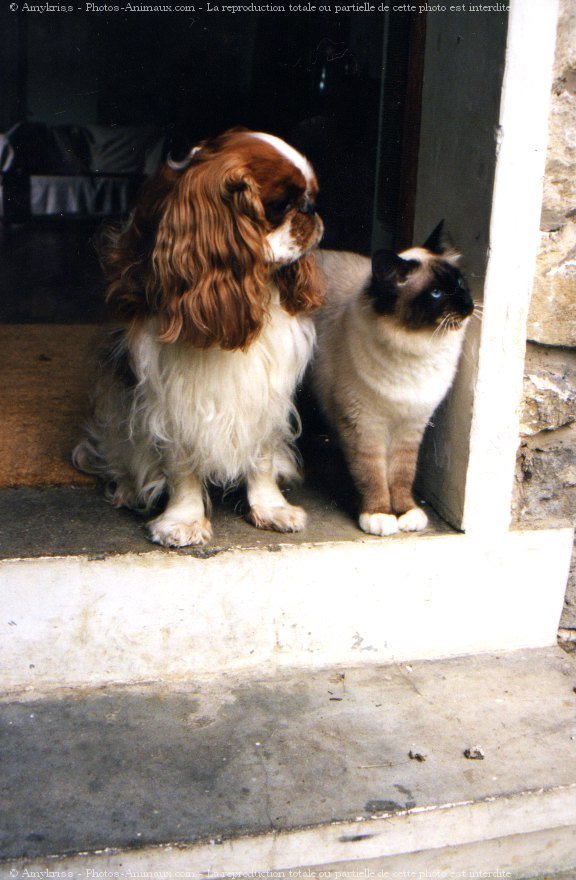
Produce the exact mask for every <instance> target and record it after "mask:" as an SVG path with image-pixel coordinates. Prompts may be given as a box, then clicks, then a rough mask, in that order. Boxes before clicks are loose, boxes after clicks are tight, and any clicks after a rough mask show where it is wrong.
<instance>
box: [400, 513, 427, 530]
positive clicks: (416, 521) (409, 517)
mask: <svg viewBox="0 0 576 880" xmlns="http://www.w3.org/2000/svg"><path fill="white" fill-rule="evenodd" d="M427 525H428V517H427V516H426V514H425V513H424V511H423V510H422V508H421V507H411V508H410V510H407V511H406V513H403V514H402V516H399V517H398V528H399V529H400V531H401V532H421V531H422V529H425V528H426V526H427Z"/></svg>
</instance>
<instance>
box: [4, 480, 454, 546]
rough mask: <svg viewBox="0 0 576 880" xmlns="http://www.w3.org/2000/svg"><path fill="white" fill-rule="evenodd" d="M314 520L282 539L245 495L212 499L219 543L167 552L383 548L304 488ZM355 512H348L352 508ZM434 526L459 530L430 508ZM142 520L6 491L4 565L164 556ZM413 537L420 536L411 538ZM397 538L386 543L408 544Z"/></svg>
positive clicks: (67, 495) (59, 492) (51, 493)
mask: <svg viewBox="0 0 576 880" xmlns="http://www.w3.org/2000/svg"><path fill="white" fill-rule="evenodd" d="M286 494H287V497H288V498H289V500H290V501H291V502H292V503H294V504H301V505H302V506H303V507H304V508H305V509H306V511H307V512H308V525H307V528H306V530H305V531H304V532H301V533H299V534H279V533H278V532H267V531H262V530H261V529H255V528H254V527H253V526H251V525H250V524H249V523H248V522H247V521H246V520H245V519H244V513H245V511H246V502H245V498H244V495H243V494H242V493H240V492H238V493H236V494H231V495H230V496H229V497H228V498H225V499H222V498H219V497H218V493H217V492H214V493H213V499H214V510H213V515H212V522H213V526H214V539H213V541H212V542H211V543H210V544H209V545H208V546H207V547H206V548H205V549H200V550H194V549H188V550H187V549H183V550H176V551H175V550H167V551H166V552H167V553H169V554H174V553H185V554H190V553H192V554H198V553H200V554H204V553H206V552H207V553H211V552H213V551H214V552H217V551H218V550H219V549H223V548H224V549H228V548H230V547H246V548H248V547H250V548H253V547H272V546H273V545H279V544H301V543H303V542H304V543H307V542H312V543H315V542H325V541H359V540H376V541H379V540H382V539H381V538H371V537H370V536H367V535H365V534H364V533H363V532H362V531H360V529H359V528H358V527H357V526H356V522H355V519H354V515H353V513H352V510H351V505H349V504H348V505H347V504H346V502H344V503H343V504H342V503H341V502H340V500H339V499H335V498H334V497H333V496H332V495H330V494H329V493H327V492H326V491H322V490H319V489H317V488H308V487H303V486H299V487H296V488H294V489H293V490H290V491H289V492H287V493H286ZM347 507H348V508H349V510H347V509H346V508H347ZM426 511H427V513H428V515H429V518H430V525H429V527H428V529H427V530H426V532H424V533H423V534H430V533H436V534H437V533H438V532H451V531H452V529H450V527H449V526H448V525H446V523H445V522H443V520H441V519H440V517H438V516H437V515H436V514H435V513H434V511H433V510H431V509H430V507H429V506H427V507H426ZM144 522H145V520H144V519H143V517H141V516H138V514H135V513H132V512H131V511H129V510H124V509H123V510H116V509H115V508H113V507H112V506H111V505H110V504H108V503H107V502H106V501H105V499H104V497H103V495H102V494H101V492H100V491H98V490H97V489H83V488H82V489H80V488H69V487H54V488H50V489H2V490H0V523H1V524H2V526H1V528H0V557H2V558H5V559H15V558H22V557H39V556H68V555H77V554H91V555H97V556H106V555H109V554H116V553H147V552H150V551H152V550H155V551H158V549H160V548H159V547H158V545H157V544H152V543H150V541H148V540H147V539H146V536H145V532H144V527H143V526H144ZM412 537H413V536H412ZM407 538H408V539H409V538H410V536H407V535H405V534H403V535H394V536H393V537H392V538H387V539H386V540H394V541H397V540H400V541H401V540H406V539H407Z"/></svg>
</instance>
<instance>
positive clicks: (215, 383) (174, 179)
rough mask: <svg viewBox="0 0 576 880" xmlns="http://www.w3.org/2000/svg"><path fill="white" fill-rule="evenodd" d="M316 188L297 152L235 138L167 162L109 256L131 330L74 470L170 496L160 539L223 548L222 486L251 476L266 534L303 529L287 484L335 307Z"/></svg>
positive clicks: (115, 342)
mask: <svg viewBox="0 0 576 880" xmlns="http://www.w3.org/2000/svg"><path fill="white" fill-rule="evenodd" d="M317 193H318V185H317V182H316V178H315V176H314V172H313V170H312V168H311V166H310V164H309V162H308V161H307V159H305V158H304V156H302V155H301V154H300V153H299V152H297V151H296V150H295V149H293V148H292V147H290V146H289V145H288V144H286V143H285V142H284V141H282V140H280V139H279V138H277V137H275V136H273V135H269V134H262V133H256V132H250V131H245V130H232V131H229V132H226V133H224V134H223V135H220V136H219V137H217V138H215V139H213V140H210V141H206V142H204V143H202V144H201V145H200V146H199V147H195V148H194V150H193V151H192V152H191V153H190V155H189V157H188V158H187V160H185V161H184V162H182V163H175V162H170V161H169V162H168V164H167V165H166V166H163V167H162V169H161V170H160V171H159V172H158V173H157V174H156V175H155V176H154V177H153V178H151V179H150V180H149V181H148V184H147V185H146V186H145V188H144V191H143V193H142V196H141V198H140V201H139V203H138V204H137V206H136V208H135V210H134V212H133V215H132V217H131V219H130V221H129V223H128V225H127V226H126V228H125V229H124V230H122V231H121V232H120V233H118V234H117V235H116V236H114V237H112V239H111V241H110V243H109V246H108V247H107V248H106V251H105V253H104V257H103V259H104V264H105V266H106V268H107V270H108V274H109V287H108V293H107V299H108V303H109V305H110V306H111V307H112V310H113V313H115V314H116V315H117V316H118V317H119V318H121V319H122V321H123V323H124V326H123V327H122V328H121V329H119V330H116V331H115V332H114V333H113V338H112V341H111V342H110V344H109V345H108V347H107V349H106V351H105V353H104V356H103V358H102V363H101V375H100V378H99V381H98V383H97V386H96V391H95V406H94V416H93V419H92V422H91V424H90V426H89V429H88V435H87V437H86V438H85V439H84V440H83V441H82V442H81V443H80V444H79V445H78V446H77V447H76V449H75V450H74V453H73V462H74V464H75V466H76V467H77V468H78V469H79V470H82V471H85V472H87V473H91V474H97V475H99V476H100V477H102V478H103V479H104V480H105V481H106V484H107V495H108V497H109V499H110V500H111V501H112V503H113V504H114V505H115V506H118V507H120V506H126V507H130V508H133V509H136V510H139V511H142V512H146V511H150V510H151V508H152V507H153V506H154V505H155V504H156V503H157V502H158V500H159V498H160V496H162V495H164V494H165V493H167V495H168V502H167V505H166V508H165V510H164V511H163V513H161V514H160V515H159V516H157V517H156V518H155V519H152V520H151V521H150V522H149V523H148V524H147V529H148V534H149V537H150V539H151V540H152V541H154V542H156V543H158V544H162V545H164V546H165V547H184V546H187V545H193V544H196V545H198V544H204V543H206V542H207V541H209V540H210V538H211V537H212V528H211V524H210V521H209V519H208V514H209V507H210V502H209V496H208V488H207V487H208V486H209V485H210V484H211V483H212V484H216V485H220V486H224V487H228V486H233V485H236V484H238V483H240V482H241V481H244V482H245V483H246V487H247V496H248V505H249V513H248V519H249V521H250V522H252V523H253V525H255V526H257V527H258V528H263V529H275V530H277V531H280V532H296V531H299V530H301V529H302V528H303V527H304V525H305V522H306V514H305V512H304V510H303V509H302V508H300V507H296V506H293V505H291V504H289V503H288V502H287V501H286V499H285V498H284V496H283V494H282V492H281V491H280V489H279V487H278V482H279V480H282V479H289V478H292V477H294V476H295V475H296V472H297V468H296V464H295V453H294V447H293V441H294V439H295V436H296V434H297V430H298V428H297V426H298V424H299V419H298V415H297V413H296V411H295V408H294V404H293V395H294V392H295V389H296V385H297V383H298V382H299V380H300V379H301V377H302V375H303V373H304V370H305V368H306V365H307V363H308V360H309V358H310V356H311V353H312V349H313V345H314V327H313V323H312V319H311V317H310V313H311V312H312V311H313V310H314V309H316V308H317V307H318V306H319V305H320V304H321V302H322V298H323V289H322V283H321V281H320V278H321V276H320V275H319V273H318V271H317V269H316V264H315V259H314V256H313V254H312V253H311V251H312V250H313V248H315V247H316V245H318V243H319V241H320V238H321V236H322V232H323V225H322V221H321V220H320V218H319V216H318V215H317V213H316V209H315V199H316V196H317Z"/></svg>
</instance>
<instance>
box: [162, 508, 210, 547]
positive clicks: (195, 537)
mask: <svg viewBox="0 0 576 880" xmlns="http://www.w3.org/2000/svg"><path fill="white" fill-rule="evenodd" d="M146 528H147V529H148V537H149V538H150V540H151V541H153V542H154V543H155V544H162V546H163V547H190V546H199V545H201V544H207V543H208V541H210V540H211V539H212V526H211V525H210V521H209V520H207V519H206V517H204V516H202V517H199V518H198V519H196V520H192V522H179V521H178V520H174V519H172V518H170V517H167V516H165V515H164V514H162V515H161V516H158V517H156V519H153V520H150V522H149V523H148V524H147V526H146Z"/></svg>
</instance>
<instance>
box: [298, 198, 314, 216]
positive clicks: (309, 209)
mask: <svg viewBox="0 0 576 880" xmlns="http://www.w3.org/2000/svg"><path fill="white" fill-rule="evenodd" d="M298 210H299V211H300V213H301V214H315V213H316V205H315V204H314V202H313V201H312V200H311V199H304V201H303V202H302V204H301V205H300V207H299V209H298Z"/></svg>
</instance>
